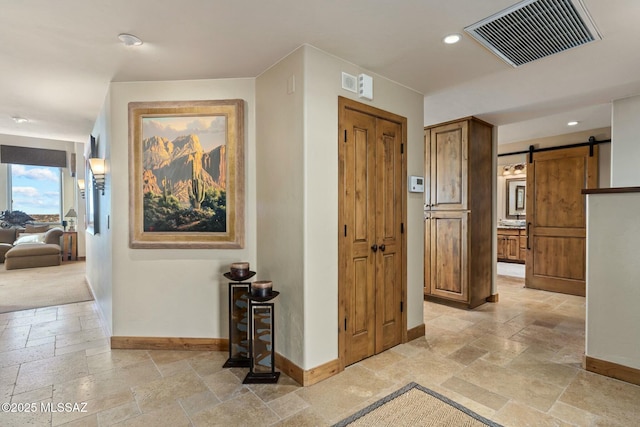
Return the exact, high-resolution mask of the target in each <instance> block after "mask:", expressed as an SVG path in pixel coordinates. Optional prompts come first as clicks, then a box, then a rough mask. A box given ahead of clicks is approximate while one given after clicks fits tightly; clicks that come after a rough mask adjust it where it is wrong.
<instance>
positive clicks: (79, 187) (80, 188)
mask: <svg viewBox="0 0 640 427" xmlns="http://www.w3.org/2000/svg"><path fill="white" fill-rule="evenodd" d="M84 188H85V186H84V179H78V190H80V197H82V198H83V199H84Z"/></svg>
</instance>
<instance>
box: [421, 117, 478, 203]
mask: <svg viewBox="0 0 640 427" xmlns="http://www.w3.org/2000/svg"><path fill="white" fill-rule="evenodd" d="M468 130H469V124H468V122H466V121H464V122H459V123H453V124H449V125H443V126H439V127H435V128H431V129H428V130H427V131H426V132H425V144H426V146H425V157H426V158H425V164H426V165H428V166H427V167H426V172H427V174H425V180H426V181H427V182H426V183H425V184H426V185H425V191H426V194H425V204H426V205H427V206H426V207H427V209H431V210H461V209H464V210H466V209H467V206H468V203H467V181H468V180H467V174H468V169H467V160H468Z"/></svg>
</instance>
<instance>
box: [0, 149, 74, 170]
mask: <svg viewBox="0 0 640 427" xmlns="http://www.w3.org/2000/svg"><path fill="white" fill-rule="evenodd" d="M0 163H11V164H15V165H32V166H51V167H59V168H66V167H67V152H66V151H62V150H48V149H45V148H30V147H16V146H13V145H0Z"/></svg>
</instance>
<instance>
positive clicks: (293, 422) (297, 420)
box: [274, 408, 332, 427]
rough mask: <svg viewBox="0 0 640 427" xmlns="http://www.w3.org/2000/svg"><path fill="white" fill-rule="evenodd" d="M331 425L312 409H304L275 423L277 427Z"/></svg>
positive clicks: (321, 426) (323, 426) (322, 426)
mask: <svg viewBox="0 0 640 427" xmlns="http://www.w3.org/2000/svg"><path fill="white" fill-rule="evenodd" d="M331 425H332V423H330V422H329V421H327V420H326V419H325V418H324V417H322V416H321V415H319V414H318V413H317V412H316V411H315V410H314V409H313V408H305V409H303V410H302V411H300V412H297V413H295V414H294V415H292V416H290V417H289V418H286V419H284V420H282V421H279V422H277V423H276V424H274V426H277V427H328V426H331Z"/></svg>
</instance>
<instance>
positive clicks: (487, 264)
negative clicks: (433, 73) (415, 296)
mask: <svg viewBox="0 0 640 427" xmlns="http://www.w3.org/2000/svg"><path fill="white" fill-rule="evenodd" d="M492 129H493V126H492V125H490V124H488V123H486V122H483V121H481V120H479V119H476V118H475V117H468V118H465V119H461V120H457V121H454V122H448V123H442V124H439V125H435V126H429V127H426V128H425V134H424V141H425V206H424V209H425V211H424V219H425V239H424V240H425V261H424V266H425V267H424V294H425V298H427V299H434V300H446V301H450V302H454V303H458V305H460V306H464V307H467V308H474V307H477V306H479V305H480V304H483V303H484V302H486V300H487V298H488V297H490V296H491V280H492V268H493V263H492V256H491V253H492V240H493V237H492V226H491V224H492V216H491V215H492V202H491V200H492V189H493V180H492V177H493V175H492V146H493V144H492V138H493V132H492Z"/></svg>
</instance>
